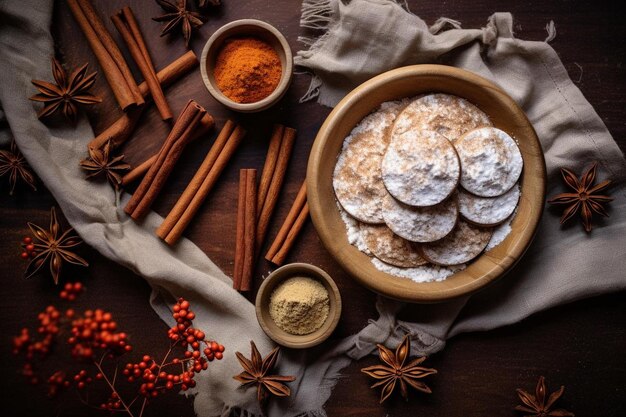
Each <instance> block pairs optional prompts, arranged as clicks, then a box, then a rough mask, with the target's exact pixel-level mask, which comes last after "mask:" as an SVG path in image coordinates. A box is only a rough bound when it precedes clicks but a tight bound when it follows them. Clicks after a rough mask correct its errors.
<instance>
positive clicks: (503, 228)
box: [485, 214, 515, 252]
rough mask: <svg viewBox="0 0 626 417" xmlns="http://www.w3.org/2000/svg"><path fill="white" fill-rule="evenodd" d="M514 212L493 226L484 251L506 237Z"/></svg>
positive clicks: (509, 231)
mask: <svg viewBox="0 0 626 417" xmlns="http://www.w3.org/2000/svg"><path fill="white" fill-rule="evenodd" d="M513 217H515V215H514V214H512V215H511V217H509V218H508V219H507V220H505V221H504V222H502V223H501V224H499V225H497V226H496V227H494V228H493V234H492V235H491V239H489V243H487V246H486V247H485V252H486V251H488V250H491V249H493V248H495V247H496V246H498V245H499V244H500V243H502V242H503V241H504V239H506V238H507V236H508V235H509V234H510V233H511V230H513V229H511V222H512V221H513Z"/></svg>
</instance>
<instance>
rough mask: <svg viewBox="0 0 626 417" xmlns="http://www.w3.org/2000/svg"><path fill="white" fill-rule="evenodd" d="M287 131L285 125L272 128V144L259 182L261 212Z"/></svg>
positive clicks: (259, 206)
mask: <svg viewBox="0 0 626 417" xmlns="http://www.w3.org/2000/svg"><path fill="white" fill-rule="evenodd" d="M284 132H285V126H283V125H280V124H276V125H274V128H273V130H272V137H271V138H270V145H269V147H268V149H267V156H266V157H265V164H264V165H263V173H262V174H261V182H260V183H259V195H258V209H259V213H260V212H261V209H262V208H263V203H264V202H265V197H266V196H267V191H268V190H269V188H270V183H271V182H272V176H273V175H274V170H275V169H276V161H277V160H278V154H279V153H280V144H281V142H282V140H283V134H284Z"/></svg>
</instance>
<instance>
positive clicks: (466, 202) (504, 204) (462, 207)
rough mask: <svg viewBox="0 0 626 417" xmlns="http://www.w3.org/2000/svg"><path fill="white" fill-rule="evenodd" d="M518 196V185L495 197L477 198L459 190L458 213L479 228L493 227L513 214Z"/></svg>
mask: <svg viewBox="0 0 626 417" xmlns="http://www.w3.org/2000/svg"><path fill="white" fill-rule="evenodd" d="M519 196H520V187H519V184H516V185H514V186H513V188H511V189H510V190H509V191H507V192H506V193H504V194H502V195H500V196H497V197H478V196H475V195H474V194H470V193H468V192H467V191H465V190H459V213H460V214H461V216H463V218H464V219H465V220H467V221H469V222H471V223H474V224H477V225H479V226H495V225H497V224H500V223H502V222H503V221H505V220H506V219H507V218H508V217H509V216H510V215H511V214H513V212H514V211H515V208H516V207H517V203H518V201H519Z"/></svg>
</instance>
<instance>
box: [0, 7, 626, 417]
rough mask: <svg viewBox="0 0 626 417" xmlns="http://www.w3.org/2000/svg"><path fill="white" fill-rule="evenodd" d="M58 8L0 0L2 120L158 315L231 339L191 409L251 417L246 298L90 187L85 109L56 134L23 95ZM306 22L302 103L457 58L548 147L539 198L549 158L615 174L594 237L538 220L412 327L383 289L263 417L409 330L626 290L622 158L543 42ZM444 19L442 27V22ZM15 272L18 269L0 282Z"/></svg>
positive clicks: (397, 23)
mask: <svg viewBox="0 0 626 417" xmlns="http://www.w3.org/2000/svg"><path fill="white" fill-rule="evenodd" d="M52 6H53V1H52V0H45V1H42V0H5V1H2V2H0V104H1V107H2V111H0V119H4V120H0V122H3V121H6V122H7V123H8V127H9V128H10V131H11V132H10V133H12V135H13V136H14V137H15V140H16V142H17V144H18V146H19V147H20V149H21V151H22V152H23V153H24V155H25V157H26V158H27V160H28V162H29V163H30V164H31V166H32V167H33V168H34V170H35V171H36V172H37V174H38V175H39V177H40V178H41V179H42V181H43V182H44V183H45V185H46V187H47V188H48V189H49V190H50V191H51V193H52V194H53V195H54V197H55V199H56V200H57V202H58V203H59V205H60V207H61V208H62V210H63V212H64V214H65V216H66V217H67V219H68V221H69V222H70V223H71V224H72V225H73V226H74V227H75V229H76V230H77V232H78V233H79V234H80V235H81V236H82V237H83V239H85V241H86V242H87V243H88V244H89V245H91V246H93V247H94V248H96V249H97V250H98V251H99V252H100V253H102V254H103V255H104V256H106V257H108V258H110V259H112V260H114V261H116V262H119V263H120V264H122V265H125V266H127V267H128V268H131V269H132V270H133V271H135V272H137V273H138V274H140V275H141V276H143V277H144V278H145V279H146V280H147V281H148V282H149V283H150V285H151V286H152V288H153V290H154V291H153V296H152V298H151V302H152V305H153V307H154V308H155V310H156V311H157V312H158V313H159V314H160V315H161V317H162V318H163V319H164V320H165V321H167V322H168V323H170V324H171V318H170V316H169V310H168V307H167V306H168V305H169V303H171V301H172V300H173V297H178V296H184V297H186V298H187V299H189V300H190V301H191V302H192V304H193V305H194V308H195V311H196V313H197V317H198V318H197V320H196V324H197V326H198V327H199V328H202V329H203V330H206V332H207V334H208V335H209V336H210V337H212V338H216V339H217V340H219V341H220V342H221V343H223V344H224V345H225V346H226V348H227V351H226V356H225V358H224V360H223V361H221V362H213V363H212V364H211V366H210V367H209V371H208V372H206V373H203V374H201V376H200V377H199V381H198V386H197V389H196V393H197V395H196V397H195V409H196V412H197V413H198V415H199V416H201V417H209V416H228V415H251V414H258V411H259V410H258V407H257V406H256V399H255V392H254V390H252V389H251V390H248V391H244V390H240V389H237V388H236V387H237V385H238V384H237V382H236V381H234V380H233V379H232V378H231V376H232V375H235V374H236V373H238V372H239V370H240V368H239V366H238V364H237V362H236V360H235V358H234V354H233V352H234V351H236V350H238V351H241V352H243V353H245V354H246V355H248V354H249V345H248V343H249V340H250V339H254V340H255V341H256V342H257V344H258V345H259V348H260V349H261V351H262V352H263V353H267V352H268V351H269V349H270V348H271V343H270V342H269V341H268V339H267V338H266V337H265V335H264V334H263V332H262V331H261V329H260V328H259V326H258V324H257V322H256V318H255V315H254V308H253V306H252V305H251V304H250V303H249V302H248V301H246V300H245V299H244V298H243V297H241V296H240V295H239V294H238V293H237V292H236V291H234V290H232V288H231V281H230V278H229V277H227V276H225V275H224V274H223V273H222V272H221V271H220V270H219V269H218V268H217V267H216V266H215V264H213V263H212V262H211V261H210V259H208V258H207V257H206V255H205V254H204V253H203V252H202V251H201V250H200V249H199V248H197V247H196V246H195V245H194V244H193V243H191V242H190V241H188V240H186V239H183V240H182V241H181V242H180V243H179V244H178V245H177V246H176V247H175V248H174V249H170V248H169V247H167V246H166V245H164V244H162V243H161V242H160V241H159V240H158V239H157V238H156V237H155V236H154V234H153V233H152V231H153V230H154V228H155V227H156V226H157V225H158V224H159V223H160V221H161V218H160V217H159V216H158V215H156V214H154V213H151V214H150V215H149V216H148V217H147V219H146V220H145V221H144V222H143V223H142V224H136V223H134V222H133V221H132V220H130V219H129V218H128V216H126V215H125V214H124V213H123V210H122V207H123V206H124V203H125V201H121V202H118V203H117V204H116V203H114V201H115V198H114V195H113V191H112V190H111V188H110V187H108V185H104V184H97V183H93V182H88V181H85V180H84V173H83V172H81V171H80V169H79V168H78V162H79V161H80V160H81V159H82V158H83V157H84V156H85V145H86V143H87V142H88V141H89V140H90V139H91V138H93V131H92V130H91V127H90V126H89V125H88V123H87V121H86V120H85V119H84V118H82V119H81V120H80V121H79V123H78V125H77V126H76V127H73V128H70V127H63V128H51V127H48V126H46V125H44V124H42V123H41V122H40V121H39V120H38V119H37V117H36V109H37V108H38V105H37V104H34V103H32V102H30V101H28V97H30V96H31V95H33V94H34V92H35V90H34V88H33V86H32V85H31V84H30V80H31V79H33V78H35V79H44V80H45V79H51V78H52V77H51V74H50V69H49V68H50V67H49V58H50V56H51V55H52V54H53V53H54V49H53V40H52V37H51V35H50V31H49V27H50V23H51V16H52ZM302 25H303V26H307V27H311V26H315V27H318V28H322V29H325V34H324V35H323V36H322V37H320V38H319V39H309V40H308V41H309V44H310V48H309V50H308V51H301V52H300V53H299V54H298V57H297V58H296V61H297V63H298V64H300V65H302V66H304V67H307V68H309V69H311V70H312V71H313V72H314V73H315V74H316V75H315V77H314V79H313V83H312V88H311V90H310V92H309V94H308V97H307V98H313V97H316V96H317V97H318V98H319V100H320V102H321V103H323V104H326V105H333V104H334V103H336V102H337V101H338V100H339V99H340V98H341V97H342V96H343V95H344V94H346V92H347V91H348V90H349V89H351V88H352V87H354V86H356V85H357V84H359V83H360V82H362V81H364V80H366V79H368V78H370V77H372V76H373V75H376V74H378V73H380V72H383V71H385V70H388V69H391V68H395V67H398V66H403V65H407V64H416V63H433V62H439V63H446V64H450V65H455V66H459V67H462V68H465V69H468V70H471V71H474V72H476V73H478V74H480V75H482V76H484V77H487V78H489V79H491V80H493V81H494V82H496V83H497V84H499V85H500V86H501V87H502V88H504V89H505V90H506V91H507V92H508V93H509V94H510V95H511V96H512V97H513V98H515V99H516V100H517V102H518V103H519V104H520V105H521V106H522V108H523V109H524V110H525V111H526V113H527V115H528V117H529V118H530V120H531V121H532V123H533V125H534V126H535V129H536V130H537V133H538V135H539V137H540V139H541V141H542V144H543V147H544V151H545V153H546V162H547V166H548V173H549V181H548V194H549V195H552V194H554V193H557V192H560V191H561V190H562V189H563V186H562V184H561V182H560V180H559V176H558V171H557V167H558V166H568V167H570V168H572V169H574V170H575V171H581V170H582V169H583V168H585V167H587V166H588V165H589V164H590V162H591V161H594V160H598V161H600V172H599V175H600V177H601V178H604V177H609V178H611V179H613V180H614V181H615V186H614V187H613V190H612V193H613V195H614V197H615V198H616V199H615V201H614V202H612V203H611V205H610V211H611V218H610V219H609V220H607V221H606V222H599V223H597V226H596V227H595V228H594V231H593V233H591V234H589V235H587V234H585V233H584V232H583V231H582V230H581V228H580V226H579V225H577V224H576V225H573V226H572V227H569V228H565V229H562V228H561V227H560V226H559V224H558V216H557V215H556V214H554V213H552V212H546V213H544V214H545V215H544V219H543V221H542V223H541V226H540V229H539V233H538V235H537V238H536V239H535V241H534V243H533V245H532V246H531V248H530V250H529V251H528V253H527V254H526V255H525V257H524V258H523V260H522V261H521V262H520V264H519V265H518V266H517V267H516V268H515V269H514V271H512V272H511V273H510V275H509V276H507V277H506V278H505V279H502V280H500V281H499V282H498V283H497V284H495V285H493V286H491V287H489V288H488V289H486V290H484V291H482V292H480V293H478V294H476V295H474V296H472V297H470V298H465V299H461V300H457V301H455V302H452V303H447V304H440V305H429V306H421V307H418V309H419V311H418V313H419V315H416V316H415V317H416V322H401V321H397V320H396V313H397V311H398V310H400V309H401V308H402V304H401V303H398V302H394V301H391V300H387V299H384V298H379V300H378V303H377V307H378V310H379V312H380V317H379V318H378V319H377V320H372V321H371V322H370V324H369V325H368V326H367V327H365V328H364V329H363V330H362V331H361V332H360V333H359V334H357V335H354V336H351V337H348V338H346V339H344V340H340V341H335V342H334V343H333V342H327V343H326V344H324V345H323V346H319V347H317V348H314V349H310V350H307V351H289V350H285V351H284V353H283V357H282V358H283V359H281V360H280V362H281V367H280V369H279V370H278V371H279V372H280V373H282V374H288V375H296V376H297V377H298V380H297V381H295V382H293V383H291V384H290V386H291V388H292V396H291V397H290V398H288V399H278V400H273V402H272V403H271V406H270V409H269V414H270V415H271V416H300V415H311V416H323V415H325V413H324V411H323V405H324V403H325V402H326V400H327V399H328V397H329V396H330V393H331V390H332V388H333V386H334V384H335V383H336V381H337V377H338V375H339V372H340V371H341V369H342V368H343V367H345V366H346V365H348V364H349V363H350V361H351V360H353V359H359V358H361V357H363V356H365V355H367V354H370V353H371V352H373V350H374V349H375V343H378V342H381V343H387V344H388V345H390V346H394V345H395V344H396V343H398V341H399V338H400V337H401V336H402V335H403V334H404V333H406V332H408V333H410V334H411V335H412V337H413V341H414V343H413V349H414V351H413V353H414V354H417V353H432V352H435V351H437V350H439V349H442V348H443V347H444V345H445V340H446V339H447V338H449V337H451V336H454V335H456V334H459V333H462V332H467V331H473V330H488V329H492V328H494V327H498V326H502V325H506V324H509V323H514V322H516V321H519V320H521V319H522V318H524V317H526V316H528V315H530V314H532V313H535V312H537V311H539V310H542V309H546V308H549V307H551V306H554V305H557V304H561V303H565V302H569V301H572V300H576V299H580V298H583V297H589V296H593V295H597V294H602V293H606V292H609V291H618V290H622V289H624V288H625V287H626V278H625V275H624V273H623V271H624V270H626V256H624V255H625V254H626V253H625V249H624V248H625V247H626V245H625V243H626V242H625V236H626V224H625V218H624V214H623V213H624V209H625V208H626V194H625V192H624V182H623V180H624V175H625V173H626V170H625V167H626V164H625V161H624V158H623V156H622V154H621V153H620V151H619V149H618V147H617V146H616V144H615V142H614V141H613V140H612V138H611V136H610V134H609V133H608V131H607V130H606V127H605V126H604V124H603V123H602V121H601V120H600V118H599V117H598V115H597V114H596V113H595V112H594V110H593V109H592V107H591V106H590V105H589V103H588V102H587V101H586V100H585V99H584V97H583V96H582V94H581V93H580V91H579V90H578V89H577V88H576V87H575V86H574V85H573V84H572V82H571V80H570V79H569V77H568V75H567V73H566V71H565V69H564V68H563V66H562V64H561V63H560V61H559V59H558V57H557V55H556V53H555V52H554V50H553V49H552V48H551V47H550V46H549V45H548V44H547V43H544V42H528V41H521V40H518V39H515V38H514V36H513V33H512V30H511V27H512V19H511V16H510V15H508V14H496V15H493V16H492V17H491V18H489V21H488V22H487V25H486V27H485V28H482V29H473V30H467V29H460V28H459V24H458V22H455V21H451V20H449V19H440V20H439V21H438V22H437V23H436V24H435V27H433V28H430V29H429V28H428V27H427V26H426V24H425V23H424V22H423V21H422V20H421V19H419V18H418V17H417V16H415V15H413V14H410V13H408V12H406V11H405V10H404V9H403V8H402V7H400V6H398V5H397V4H396V3H394V2H392V1H390V0H353V1H352V3H349V4H343V3H342V2H340V1H338V0H330V1H328V0H322V1H314V0H306V1H304V3H303V15H302ZM447 28H452V29H451V30H446V31H442V30H443V29H447ZM437 32H439V33H437ZM8 134H9V132H8V131H7V130H6V129H4V130H3V131H2V134H1V135H0V141H1V142H3V143H0V145H6V138H7V137H8ZM3 198H4V197H3ZM26 220H27V219H24V221H25V222H26ZM607 249H608V250H607ZM19 275H20V273H19V272H17V271H16V276H15V277H7V279H20V278H21V277H20V276H19ZM345 314H349V312H346V313H345ZM418 317H419V320H418V319H417V318H418ZM585 336H586V337H593V335H585ZM366 383H367V382H365V381H364V384H366ZM373 395H374V394H373ZM154 406H158V405H156V404H155V405H154Z"/></svg>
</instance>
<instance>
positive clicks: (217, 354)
mask: <svg viewBox="0 0 626 417" xmlns="http://www.w3.org/2000/svg"><path fill="white" fill-rule="evenodd" d="M214 355H215V359H217V360H220V359H222V358H223V357H224V354H223V353H222V352H215V354H214Z"/></svg>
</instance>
